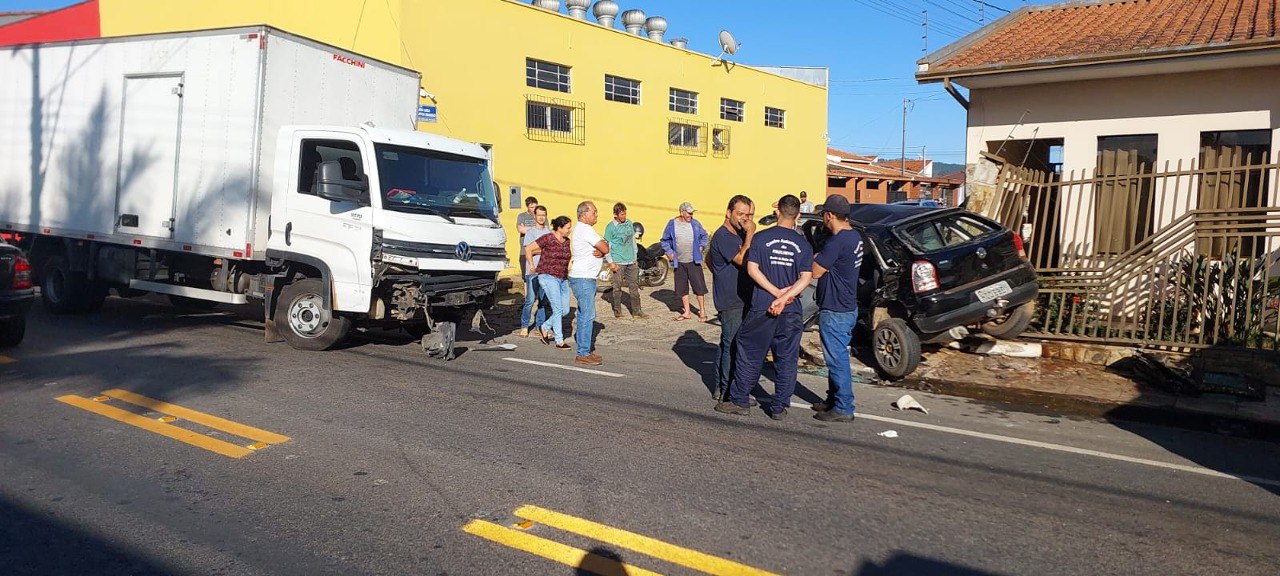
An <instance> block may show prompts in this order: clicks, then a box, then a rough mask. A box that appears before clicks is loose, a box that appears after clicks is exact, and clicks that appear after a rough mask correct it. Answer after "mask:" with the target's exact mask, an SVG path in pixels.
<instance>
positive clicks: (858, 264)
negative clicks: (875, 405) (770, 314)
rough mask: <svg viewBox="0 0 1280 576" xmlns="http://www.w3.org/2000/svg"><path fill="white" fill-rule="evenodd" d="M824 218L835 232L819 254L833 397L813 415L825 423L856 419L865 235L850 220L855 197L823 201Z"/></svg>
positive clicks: (821, 317) (817, 273)
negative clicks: (852, 366) (852, 349)
mask: <svg viewBox="0 0 1280 576" xmlns="http://www.w3.org/2000/svg"><path fill="white" fill-rule="evenodd" d="M822 223H823V225H825V226H826V227H827V230H828V231H830V232H831V237H830V238H829V239H827V243H826V244H825V245H823V247H822V252H819V253H818V255H817V256H815V257H814V258H813V277H814V278H815V279H817V280H818V329H819V331H820V332H821V334H822V356H823V359H825V360H826V364H827V399H826V400H825V401H823V402H820V403H818V404H815V405H814V406H813V409H814V410H815V411H817V412H818V413H817V414H814V415H813V417H814V418H817V419H818V420H822V421H825V422H849V421H852V420H853V379H852V374H851V373H850V370H849V338H850V336H851V335H852V334H853V326H854V324H856V323H857V321H858V272H859V270H860V269H861V268H862V234H861V233H859V232H858V231H857V230H854V229H853V226H851V225H850V224H849V200H848V199H847V198H845V197H844V196H839V195H834V196H830V197H828V198H827V201H826V203H824V204H823V205H822Z"/></svg>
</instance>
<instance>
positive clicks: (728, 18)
mask: <svg viewBox="0 0 1280 576" xmlns="http://www.w3.org/2000/svg"><path fill="white" fill-rule="evenodd" d="M263 1H268V0H263ZM352 1H357V0H352ZM430 1H465V0H430ZM617 1H618V4H619V5H620V6H621V7H622V9H624V10H626V9H630V8H640V9H642V10H644V11H645V12H646V13H647V14H648V15H650V16H663V17H665V18H666V19H667V20H668V21H669V23H670V29H669V30H668V33H667V37H668V38H676V37H685V38H688V39H689V48H691V49H693V50H697V51H700V52H705V53H710V54H713V55H714V54H718V53H719V52H720V48H719V44H718V43H717V40H716V39H717V37H718V35H719V32H720V30H721V29H728V30H730V31H731V32H733V34H734V35H735V36H736V37H737V38H738V41H739V43H740V44H741V45H742V48H741V50H740V51H739V52H738V54H737V56H736V60H737V61H738V62H741V63H743V64H758V65H792V66H825V67H827V68H830V70H831V90H830V108H829V109H830V112H829V122H828V137H829V138H830V140H831V145H832V146H833V147H836V148H841V149H844V150H848V151H851V152H857V153H860V154H878V155H880V156H883V157H892V158H896V157H898V155H899V149H900V147H901V143H902V100H903V98H907V99H910V100H911V102H910V104H909V105H908V108H909V112H908V115H907V137H906V145H907V155H908V156H909V157H918V156H919V155H920V153H921V149H922V148H925V149H926V150H927V154H928V157H929V158H933V159H935V160H938V161H942V162H954V163H960V162H963V160H964V122H965V117H964V109H963V108H961V107H960V105H959V104H957V103H956V102H955V101H954V100H952V99H951V97H950V96H948V95H947V94H946V93H945V92H944V91H943V90H942V87H941V86H940V85H937V84H930V85H919V84H916V83H915V81H914V80H913V79H912V75H913V74H914V72H915V61H916V60H917V59H919V58H920V57H921V56H922V55H923V48H924V39H923V38H922V36H923V32H924V30H923V28H922V26H921V21H922V19H923V14H922V11H923V10H928V13H929V22H930V29H929V50H930V51H933V50H936V49H938V48H941V47H942V46H945V45H946V44H948V43H950V42H953V41H955V40H956V39H958V38H959V37H961V36H963V35H964V34H967V33H969V32H972V31H974V30H976V29H978V28H979V24H980V23H981V22H983V21H985V22H991V21H993V20H995V19H997V18H999V17H1000V16H1003V15H1004V14H1005V13H1006V11H1008V10H1014V9H1017V8H1019V7H1021V6H1024V5H1026V4H1043V3H1046V2H1047V1H1049V0H809V1H805V2H786V1H785V0H784V1H782V2H779V1H778V0H617ZM72 3H74V2H73V0H0V11H10V10H29V9H45V8H57V7H62V6H66V5H69V4H72Z"/></svg>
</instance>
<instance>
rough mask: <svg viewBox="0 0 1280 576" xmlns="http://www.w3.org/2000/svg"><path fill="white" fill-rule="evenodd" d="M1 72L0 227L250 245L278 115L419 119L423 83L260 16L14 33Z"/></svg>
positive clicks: (259, 229) (287, 119)
mask: <svg viewBox="0 0 1280 576" xmlns="http://www.w3.org/2000/svg"><path fill="white" fill-rule="evenodd" d="M0 78H3V82H0V134H2V135H3V137H0V175H2V176H0V229H7V230H16V231H24V232H33V233H39V234H45V235H53V236H61V237H66V238H84V239H93V240H97V241H99V242H106V243H116V244H123V245H132V246H142V247H149V248H157V249H162V250H174V251H185V252H191V253H195V254H203V255H207V256H225V257H233V258H243V259H261V258H262V254H263V253H264V252H265V250H264V249H263V248H265V246H266V244H267V242H266V241H267V233H268V230H269V226H268V217H269V215H270V210H271V196H272V190H271V187H272V186H273V183H274V182H275V181H276V179H275V175H274V174H272V171H273V170H274V168H273V166H274V165H275V162H274V155H275V154H276V146H274V145H273V144H272V141H273V138H274V136H275V134H276V132H277V130H279V128H280V127H281V126H284V125H292V124H316V125H346V126H356V125H359V124H362V123H365V122H372V123H373V124H374V125H376V126H379V127H387V128H400V129H412V128H413V127H414V120H413V119H414V112H415V107H416V105H417V104H418V101H417V98H416V94H417V92H418V86H419V84H420V75H419V74H418V73H417V72H414V71H412V70H408V69H405V68H401V67H398V66H394V65H391V64H387V63H384V62H379V61H376V60H372V59H369V58H367V57H364V56H361V55H358V54H355V53H352V52H348V51H345V50H341V49H338V48H335V47H332V46H328V45H325V44H321V43H318V42H315V41H312V40H308V39H305V38H302V37H299V36H295V35H292V34H288V33H286V32H282V31H280V30H276V29H272V28H269V27H265V26H260V27H252V28H234V29H222V30H209V31H200V32H183V33H176V34H159V35H147V36H134V37H121V38H103V39H93V40H81V41H73V42H60V43H50V44H30V45H23V46H15V47H5V48H0ZM255 247H257V249H255Z"/></svg>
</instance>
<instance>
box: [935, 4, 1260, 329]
mask: <svg viewBox="0 0 1280 576" xmlns="http://www.w3.org/2000/svg"><path fill="white" fill-rule="evenodd" d="M1278 8H1280V0H1213V1H1208V0H1127V1H1119V0H1114V1H1112V0H1090V1H1075V2H1061V3H1055V4H1047V5H1042V6H1028V7H1024V8H1021V9H1019V10H1016V11H1014V12H1012V13H1010V14H1009V15H1007V16H1005V17H1004V18H1001V19H1000V20H999V21H997V22H994V23H992V24H991V25H989V26H986V27H984V28H982V29H981V30H978V31H976V32H974V33H973V34H970V35H969V36H967V37H965V38H962V39H960V40H958V41H956V42H954V43H952V44H951V45H948V46H946V47H945V48H943V49H941V50H939V51H937V52H935V53H932V54H930V55H928V56H926V57H925V58H923V59H921V60H920V61H919V62H918V68H917V72H916V78H917V80H918V81H920V82H922V83H941V84H942V85H943V88H944V89H946V90H947V91H948V92H950V93H951V95H952V96H953V97H954V98H955V99H956V100H957V101H958V102H960V103H961V105H963V106H964V107H965V108H966V109H967V111H968V127H967V157H966V162H967V164H968V166H969V168H970V171H969V174H970V176H971V178H970V179H969V181H968V182H967V186H968V187H969V189H970V190H969V193H970V195H971V196H974V198H976V194H977V192H978V186H979V185H980V184H983V182H985V181H983V182H980V178H978V177H977V176H978V175H979V174H995V173H996V172H995V171H994V170H986V168H988V167H989V166H990V164H988V163H987V162H986V160H984V159H985V158H994V160H995V162H997V163H1002V167H1001V168H1000V171H999V172H998V174H999V177H998V178H996V179H994V184H995V188H994V194H993V195H992V197H993V198H995V199H996V200H995V202H994V203H992V204H990V205H989V206H991V207H992V208H991V212H988V214H992V215H996V216H998V217H1000V219H1001V220H1002V221H1004V222H1005V223H1006V224H1007V225H1010V226H1011V227H1013V228H1014V229H1015V230H1018V231H1020V232H1021V233H1022V235H1023V236H1024V238H1026V240H1027V248H1028V251H1029V252H1030V257H1031V258H1032V261H1033V263H1034V264H1036V265H1037V266H1038V267H1039V268H1040V269H1041V271H1042V273H1041V279H1042V281H1043V283H1044V286H1045V287H1046V288H1045V289H1043V290H1042V296H1046V295H1047V296H1048V299H1047V300H1044V301H1043V302H1042V305H1043V306H1044V308H1046V309H1047V310H1046V313H1047V314H1049V316H1048V317H1045V318H1043V319H1042V321H1043V322H1044V323H1043V324H1042V331H1043V332H1045V333H1050V334H1053V335H1057V336H1063V337H1073V338H1078V337H1093V338H1101V339H1106V340H1112V341H1115V342H1124V343H1136V344H1153V343H1154V344H1168V345H1188V346H1191V347H1195V346H1208V345H1215V344H1220V343H1223V342H1226V341H1233V342H1237V343H1242V342H1245V343H1250V344H1248V345H1253V344H1256V343H1257V342H1256V341H1254V340H1249V339H1255V340H1256V339H1257V338H1259V337H1260V336H1259V335H1269V336H1267V338H1269V341H1270V343H1271V344H1270V345H1271V346H1273V347H1276V346H1277V344H1278V343H1280V339H1278V338H1280V337H1277V334H1278V333H1280V327H1278V326H1274V325H1270V326H1267V325H1263V324H1275V323H1276V321H1275V319H1274V318H1275V317H1274V315H1272V316H1270V317H1267V318H1269V320H1268V319H1264V318H1263V316H1265V315H1263V314H1260V313H1259V310H1261V309H1263V308H1265V307H1267V306H1274V301H1267V302H1261V301H1255V300H1251V299H1253V298H1257V297H1263V298H1274V296H1273V295H1266V294H1268V292H1267V290H1272V289H1273V288H1270V287H1271V286H1273V285H1275V283H1273V282H1271V280H1272V278H1273V277H1274V276H1275V274H1276V273H1277V272H1280V269H1277V266H1276V255H1277V251H1276V249H1277V247H1280V243H1278V242H1277V240H1278V237H1280V208H1277V207H1278V206H1280V202H1278V200H1280V199H1278V198H1277V192H1276V186H1277V181H1278V180H1280V178H1277V167H1278V166H1277V164H1275V158H1276V145H1277V141H1280V36H1277V28H1280V15H1278V14H1280V11H1278V10H1277V9H1278ZM956 86H960V87H963V88H967V89H968V90H969V92H968V96H967V97H966V96H965V95H964V94H962V93H961V92H960V91H959V90H957V89H956ZM1189 266H1190V267H1189ZM1194 266H1199V268H1194ZM1228 269H1230V270H1231V271H1232V272H1231V274H1232V275H1233V276H1232V278H1234V279H1228V277H1227V276H1226V275H1225V273H1222V274H1223V275H1220V276H1217V278H1218V280H1217V281H1213V282H1211V281H1210V280H1209V279H1204V280H1203V281H1195V282H1192V281H1186V282H1183V280H1185V278H1184V276H1183V275H1180V274H1183V273H1184V272H1185V273H1186V274H1189V275H1194V274H1205V273H1208V274H1210V275H1212V274H1219V272H1218V271H1224V270H1228ZM1206 270H1208V271H1211V272H1206ZM1179 271H1182V272H1179ZM1242 274H1244V278H1245V279H1244V280H1243V282H1246V283H1257V285H1256V286H1255V285H1253V284H1249V285H1247V286H1245V285H1241V284H1239V282H1241V281H1242V280H1240V278H1241V275H1242ZM1195 284H1198V285H1199V286H1200V288H1198V290H1199V292H1198V293H1196V292H1195V290H1197V289H1196V288H1193V287H1191V285H1195ZM1068 285H1070V286H1071V288H1070V289H1067V288H1063V286H1068ZM1237 289H1238V290H1241V292H1240V293H1241V294H1242V295H1246V294H1247V295H1248V296H1249V298H1250V299H1246V298H1244V297H1242V298H1238V299H1235V301H1230V302H1226V301H1220V299H1222V298H1223V296H1222V295H1223V294H1226V293H1229V292H1232V291H1234V290H1237ZM1064 302H1065V304H1064ZM1215 302H1216V303H1215ZM1064 318H1065V319H1064ZM1246 341H1247V342H1246Z"/></svg>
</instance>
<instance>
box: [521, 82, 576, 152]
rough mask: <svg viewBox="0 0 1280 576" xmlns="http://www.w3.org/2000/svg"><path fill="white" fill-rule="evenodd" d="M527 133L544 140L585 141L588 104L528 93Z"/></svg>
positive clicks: (531, 138) (526, 107)
mask: <svg viewBox="0 0 1280 576" xmlns="http://www.w3.org/2000/svg"><path fill="white" fill-rule="evenodd" d="M525 135H526V136H528V138H529V139H530V140H538V141H541V142H559V143H562V144H586V142H587V137H586V105H585V104H583V103H581V102H573V101H570V100H561V99H558V98H546V97H542V96H537V95H533V94H527V95H525Z"/></svg>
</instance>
